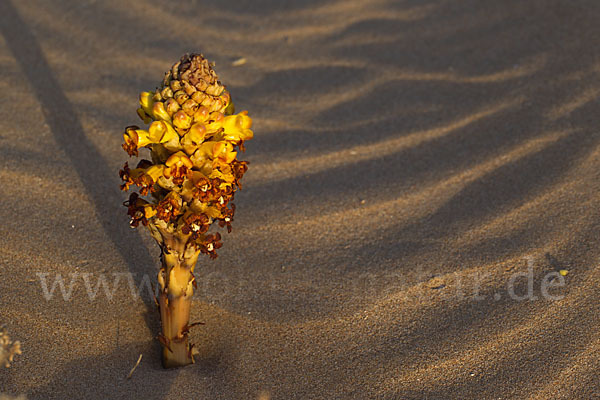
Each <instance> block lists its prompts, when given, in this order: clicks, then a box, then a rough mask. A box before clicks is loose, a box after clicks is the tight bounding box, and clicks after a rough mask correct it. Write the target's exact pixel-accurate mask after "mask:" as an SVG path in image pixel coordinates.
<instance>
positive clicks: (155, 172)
mask: <svg viewBox="0 0 600 400" xmlns="http://www.w3.org/2000/svg"><path fill="white" fill-rule="evenodd" d="M164 169H165V166H164V165H153V166H151V167H150V168H148V169H147V170H146V175H148V176H150V178H152V180H153V181H154V182H156V181H157V180H158V178H160V177H161V176H162V175H163V171H164Z"/></svg>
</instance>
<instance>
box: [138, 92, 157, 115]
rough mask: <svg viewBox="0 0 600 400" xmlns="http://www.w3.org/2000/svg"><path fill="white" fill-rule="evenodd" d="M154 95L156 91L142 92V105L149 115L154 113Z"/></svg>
mask: <svg viewBox="0 0 600 400" xmlns="http://www.w3.org/2000/svg"><path fill="white" fill-rule="evenodd" d="M152 96H154V93H152V92H142V93H140V105H141V106H142V110H143V111H144V112H145V113H146V114H147V115H152V106H153V105H154V99H153V98H152Z"/></svg>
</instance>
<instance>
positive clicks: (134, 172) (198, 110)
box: [119, 54, 253, 258]
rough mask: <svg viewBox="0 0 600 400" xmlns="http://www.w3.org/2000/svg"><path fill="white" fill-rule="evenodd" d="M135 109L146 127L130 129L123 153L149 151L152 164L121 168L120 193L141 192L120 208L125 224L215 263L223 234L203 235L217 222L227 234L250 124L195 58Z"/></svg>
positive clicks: (209, 70) (201, 59) (175, 68)
mask: <svg viewBox="0 0 600 400" xmlns="http://www.w3.org/2000/svg"><path fill="white" fill-rule="evenodd" d="M140 106H141V107H140V108H139V109H138V110H137V112H138V115H139V116H140V118H141V119H142V120H143V121H144V122H145V123H146V124H149V127H148V129H146V130H144V129H140V128H139V127H137V126H129V127H127V128H126V129H125V133H124V134H123V137H124V139H125V143H124V144H123V149H124V150H125V151H126V152H127V153H128V154H129V155H130V156H138V155H139V150H140V149H141V148H148V149H149V150H150V156H151V160H147V159H143V160H141V161H140V162H139V163H138V164H137V166H136V167H135V168H131V167H130V166H129V164H128V163H125V166H124V167H123V169H122V170H121V171H120V172H119V175H120V177H121V179H122V180H123V184H122V185H121V189H122V190H128V189H129V188H130V187H131V186H132V185H135V186H137V187H138V191H139V194H138V193H132V194H131V195H130V197H129V200H128V201H127V202H125V205H126V206H127V208H128V214H129V216H130V217H131V222H130V224H131V226H132V227H137V226H138V225H139V224H140V223H141V224H142V225H145V226H148V228H149V229H150V232H151V233H152V235H153V236H154V238H155V239H156V240H157V241H158V242H159V243H160V244H161V245H164V246H167V247H168V248H169V250H173V248H174V250H176V251H178V252H180V253H183V252H187V251H189V252H192V251H198V250H199V251H201V252H203V253H206V254H209V255H210V256H211V257H213V258H214V257H216V250H217V249H218V248H219V247H220V246H221V243H220V240H221V236H220V234H219V233H218V232H216V233H212V234H209V233H208V231H209V228H210V226H211V225H212V224H213V223H214V222H218V224H219V225H220V226H221V227H227V230H228V231H231V222H232V221H233V216H234V212H235V206H234V205H233V203H232V200H233V198H234V194H235V192H236V191H237V190H238V189H239V188H241V184H240V179H241V178H242V176H243V175H244V173H245V172H246V170H247V169H248V163H247V162H245V161H239V160H238V159H237V155H238V151H237V150H238V149H241V150H242V151H243V150H244V142H245V141H246V140H249V139H252V136H253V133H252V130H251V129H250V128H251V126H252V120H251V119H250V117H249V116H248V114H247V112H245V111H243V112H241V113H239V114H233V112H234V107H233V103H232V102H231V97H230V95H229V92H227V90H226V89H225V87H224V86H223V85H222V84H221V83H220V82H219V80H218V78H217V75H216V74H215V72H214V70H213V69H212V66H211V65H210V64H209V63H208V61H207V60H206V59H205V58H204V57H203V56H202V55H197V54H196V55H190V56H188V55H186V56H184V57H183V58H182V59H181V60H180V61H179V62H178V63H176V64H175V65H174V66H173V67H172V68H171V70H170V71H169V72H167V73H166V74H165V79H164V80H163V83H162V85H161V87H160V88H158V89H157V90H156V91H154V92H143V93H141V95H140ZM146 195H151V199H144V198H143V197H142V196H146Z"/></svg>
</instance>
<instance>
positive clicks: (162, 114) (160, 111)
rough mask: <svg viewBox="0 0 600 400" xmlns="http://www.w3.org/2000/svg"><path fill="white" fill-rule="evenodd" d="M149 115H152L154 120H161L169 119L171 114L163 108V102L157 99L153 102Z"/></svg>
mask: <svg viewBox="0 0 600 400" xmlns="http://www.w3.org/2000/svg"><path fill="white" fill-rule="evenodd" d="M151 115H152V116H154V119H156V120H159V119H162V120H163V121H169V122H170V121H171V116H170V115H169V113H168V112H167V110H166V109H165V103H163V102H162V101H157V102H156V103H154V105H153V106H152V114H151Z"/></svg>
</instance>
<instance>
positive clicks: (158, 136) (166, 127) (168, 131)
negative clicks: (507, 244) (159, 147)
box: [148, 121, 179, 143]
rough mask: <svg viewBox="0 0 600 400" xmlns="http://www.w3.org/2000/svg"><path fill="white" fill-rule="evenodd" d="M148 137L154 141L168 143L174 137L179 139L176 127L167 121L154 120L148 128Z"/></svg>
mask: <svg viewBox="0 0 600 400" xmlns="http://www.w3.org/2000/svg"><path fill="white" fill-rule="evenodd" d="M148 133H149V134H148V138H149V139H150V140H151V141H152V143H167V142H170V141H171V140H173V139H179V136H178V135H177V132H175V129H173V127H172V126H171V124H169V123H168V122H165V121H154V122H153V123H152V124H151V125H150V128H149V129H148Z"/></svg>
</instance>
